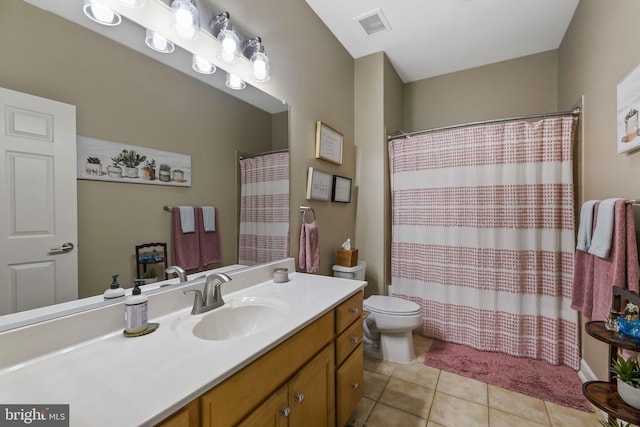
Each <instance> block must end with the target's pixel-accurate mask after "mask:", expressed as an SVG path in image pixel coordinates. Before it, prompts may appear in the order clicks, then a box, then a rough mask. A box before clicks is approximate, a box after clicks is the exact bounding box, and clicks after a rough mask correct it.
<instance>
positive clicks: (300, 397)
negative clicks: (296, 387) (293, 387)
mask: <svg viewBox="0 0 640 427" xmlns="http://www.w3.org/2000/svg"><path fill="white" fill-rule="evenodd" d="M293 398H294V399H295V400H296V402H298V403H302V401H303V400H304V394H302V393H296V394H295V396H294V397H293Z"/></svg>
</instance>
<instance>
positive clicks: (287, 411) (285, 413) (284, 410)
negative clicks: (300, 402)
mask: <svg viewBox="0 0 640 427" xmlns="http://www.w3.org/2000/svg"><path fill="white" fill-rule="evenodd" d="M290 413H291V408H289V407H288V406H283V407H282V408H280V415H282V416H283V417H288V416H289V414H290Z"/></svg>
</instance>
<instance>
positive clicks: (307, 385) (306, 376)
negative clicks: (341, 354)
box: [289, 345, 335, 427]
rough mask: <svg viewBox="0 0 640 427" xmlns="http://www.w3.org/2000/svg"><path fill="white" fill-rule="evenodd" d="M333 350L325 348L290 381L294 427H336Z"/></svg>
mask: <svg viewBox="0 0 640 427" xmlns="http://www.w3.org/2000/svg"><path fill="white" fill-rule="evenodd" d="M333 351H334V350H333V345H329V346H327V347H325V349H324V350H322V351H321V352H320V353H319V354H318V355H317V356H316V357H314V358H313V359H312V360H311V361H310V362H309V363H308V364H307V365H306V366H305V367H304V368H302V370H300V372H298V374H296V376H295V377H293V378H292V379H291V381H290V382H289V405H290V406H291V415H290V419H289V425H290V426H291V427H316V426H317V427H327V426H334V425H335V406H334V397H335V380H334V367H333V366H334V365H333Z"/></svg>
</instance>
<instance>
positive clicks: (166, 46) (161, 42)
mask: <svg viewBox="0 0 640 427" xmlns="http://www.w3.org/2000/svg"><path fill="white" fill-rule="evenodd" d="M144 42H145V43H146V44H147V46H149V47H150V48H151V49H153V50H155V51H157V52H161V53H171V52H173V51H174V49H175V46H174V44H173V42H172V41H171V40H169V39H167V38H166V37H164V36H162V35H160V34H158V33H156V32H154V31H151V30H150V29H148V28H147V33H146V37H145V39H144Z"/></svg>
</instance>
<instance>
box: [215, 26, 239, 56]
mask: <svg viewBox="0 0 640 427" xmlns="http://www.w3.org/2000/svg"><path fill="white" fill-rule="evenodd" d="M218 41H219V42H220V44H221V45H222V50H221V51H220V53H219V54H218V58H219V59H221V60H222V61H224V62H226V63H228V64H233V63H235V62H237V61H238V53H237V52H238V46H239V45H240V39H239V38H238V36H237V35H236V33H235V32H233V31H230V30H222V31H220V33H219V34H218Z"/></svg>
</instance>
